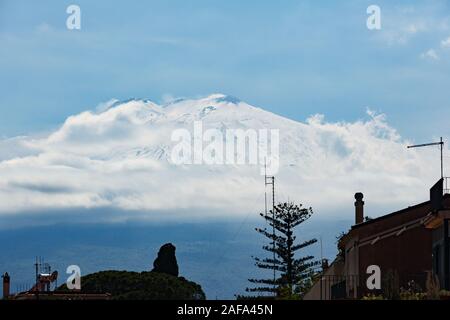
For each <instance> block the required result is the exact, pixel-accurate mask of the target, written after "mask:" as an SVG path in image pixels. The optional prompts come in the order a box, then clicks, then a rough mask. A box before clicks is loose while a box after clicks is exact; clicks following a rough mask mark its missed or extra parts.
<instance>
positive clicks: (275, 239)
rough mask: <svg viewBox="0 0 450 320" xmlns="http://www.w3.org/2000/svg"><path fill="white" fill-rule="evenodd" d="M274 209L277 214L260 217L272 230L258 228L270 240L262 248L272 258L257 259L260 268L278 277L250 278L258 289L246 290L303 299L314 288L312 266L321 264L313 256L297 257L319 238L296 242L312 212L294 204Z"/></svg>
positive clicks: (285, 204) (280, 205)
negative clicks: (299, 227) (300, 228)
mask: <svg viewBox="0 0 450 320" xmlns="http://www.w3.org/2000/svg"><path fill="white" fill-rule="evenodd" d="M274 209H275V214H273V212H272V210H271V211H270V213H269V214H267V215H265V214H263V213H261V214H260V215H261V217H263V218H264V219H265V220H266V221H267V222H268V224H269V225H270V228H269V229H268V228H265V229H260V228H256V231H257V232H259V233H261V234H262V235H264V236H265V237H266V238H268V239H269V240H270V242H269V244H268V245H265V246H263V249H264V250H265V251H267V252H269V253H270V258H264V259H260V258H257V257H254V259H255V261H256V263H255V265H256V266H257V267H258V268H261V269H269V270H272V271H275V273H274V274H276V276H275V278H273V277H272V278H271V279H249V281H250V282H251V283H254V284H256V285H257V287H253V288H247V289H246V291H247V292H253V293H255V292H258V293H271V294H276V295H277V296H279V297H280V296H283V297H301V296H302V295H303V294H304V293H305V290H307V289H308V288H309V287H310V285H311V281H312V276H313V274H314V271H313V270H314V269H313V267H314V266H316V265H319V264H320V262H319V261H314V256H311V255H309V256H303V257H298V258H296V257H295V253H296V252H297V251H299V250H301V249H304V248H306V247H308V246H310V245H312V244H314V243H316V242H317V239H311V240H307V241H304V242H302V243H296V236H295V235H294V230H295V228H296V227H297V226H298V225H300V224H301V223H303V222H305V221H306V220H308V219H309V218H310V217H311V215H312V214H313V211H312V209H311V208H308V209H305V208H302V205H301V204H300V205H296V204H294V203H279V204H278V205H276V206H275V208H274ZM273 229H275V233H274V232H273Z"/></svg>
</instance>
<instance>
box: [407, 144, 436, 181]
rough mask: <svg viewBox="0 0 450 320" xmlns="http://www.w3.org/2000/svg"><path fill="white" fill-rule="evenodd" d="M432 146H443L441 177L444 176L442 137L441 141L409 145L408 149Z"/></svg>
mask: <svg viewBox="0 0 450 320" xmlns="http://www.w3.org/2000/svg"><path fill="white" fill-rule="evenodd" d="M430 146H440V147H441V178H444V140H443V139H442V137H441V141H439V142H431V143H424V144H417V145H413V146H408V149H411V148H422V147H430Z"/></svg>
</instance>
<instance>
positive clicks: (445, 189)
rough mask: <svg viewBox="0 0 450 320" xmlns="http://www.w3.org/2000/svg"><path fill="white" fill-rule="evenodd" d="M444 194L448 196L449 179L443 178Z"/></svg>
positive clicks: (449, 191)
mask: <svg viewBox="0 0 450 320" xmlns="http://www.w3.org/2000/svg"><path fill="white" fill-rule="evenodd" d="M444 194H450V177H445V178H444Z"/></svg>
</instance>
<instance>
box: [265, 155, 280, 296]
mask: <svg viewBox="0 0 450 320" xmlns="http://www.w3.org/2000/svg"><path fill="white" fill-rule="evenodd" d="M268 185H272V219H273V221H272V235H273V247H272V248H273V287H274V289H275V288H276V284H275V282H276V279H277V275H276V270H275V269H276V263H275V260H276V254H275V249H276V248H275V223H274V221H275V177H274V176H267V164H266V157H264V206H265V214H266V216H267V186H268ZM274 294H275V295H276V290H274Z"/></svg>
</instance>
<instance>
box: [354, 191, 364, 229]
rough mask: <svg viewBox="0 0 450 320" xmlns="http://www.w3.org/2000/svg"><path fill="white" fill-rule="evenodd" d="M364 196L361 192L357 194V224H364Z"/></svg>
mask: <svg viewBox="0 0 450 320" xmlns="http://www.w3.org/2000/svg"><path fill="white" fill-rule="evenodd" d="M363 198H364V195H363V194H362V193H361V192H358V193H355V200H356V201H355V224H360V223H363V222H364V201H363Z"/></svg>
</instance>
